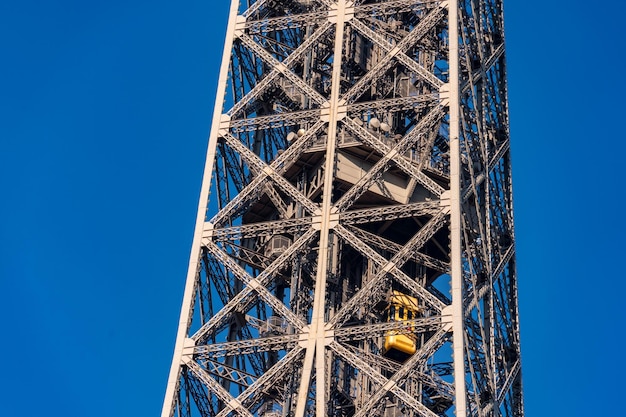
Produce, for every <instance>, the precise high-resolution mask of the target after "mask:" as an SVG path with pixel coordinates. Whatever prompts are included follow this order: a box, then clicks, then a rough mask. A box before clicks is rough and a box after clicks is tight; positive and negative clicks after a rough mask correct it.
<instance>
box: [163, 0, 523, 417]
mask: <svg viewBox="0 0 626 417" xmlns="http://www.w3.org/2000/svg"><path fill="white" fill-rule="evenodd" d="M502 19H503V17H502V2H501V0H500V1H498V0H448V1H421V2H419V1H415V0H390V1H373V0H354V1H347V0H337V1H336V0H260V1H245V2H244V1H241V2H238V1H236V0H235V1H233V3H232V5H231V11H230V18H229V25H228V33H227V36H226V44H225V49H224V56H223V59H222V67H221V75H220V86H219V91H220V94H218V96H217V97H216V107H215V113H214V117H213V125H212V129H211V134H210V137H209V151H208V156H207V165H206V168H205V174H204V178H203V186H202V192H201V198H200V205H199V211H198V218H197V224H196V232H195V235H194V242H193V246H192V253H191V257H190V259H191V260H190V266H189V272H188V276H187V285H186V290H185V296H184V300H183V307H182V311H181V321H180V326H179V331H178V336H177V342H176V347H175V352H174V359H173V362H172V368H171V371H170V378H169V382H168V387H167V392H166V397H165V401H164V406H163V412H162V417H172V416H177V417H183V416H185V417H193V416H202V417H206V416H212V417H213V416H220V417H221V416H235V415H243V416H259V417H261V416H267V417H278V416H284V417H286V416H297V417H302V416H313V415H315V416H317V417H322V416H364V415H366V414H367V415H372V416H385V417H392V416H451V415H453V414H455V415H457V416H461V417H464V416H522V415H523V404H522V394H521V362H520V348H519V328H518V316H517V299H516V297H517V295H516V294H517V278H516V273H515V242H514V233H513V215H512V198H511V197H512V191H511V168H510V158H509V132H508V108H507V97H506V66H505V55H504V50H505V48H504V36H503V20H502ZM209 196H213V197H214V198H213V199H209ZM392 291H396V292H400V293H402V294H405V295H407V296H410V297H413V298H414V299H416V300H417V303H418V305H419V307H418V308H417V309H416V310H415V315H416V316H415V317H413V318H411V319H409V320H402V321H389V320H388V316H387V314H386V310H385V308H386V306H388V304H389V300H390V294H391V292H392ZM390 335H403V336H406V337H407V338H408V339H410V340H412V341H413V343H414V346H415V353H413V354H408V355H404V356H402V355H397V354H391V353H392V351H389V350H386V348H385V340H386V338H388V337H389V336H390Z"/></svg>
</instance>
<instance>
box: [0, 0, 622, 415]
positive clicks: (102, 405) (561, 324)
mask: <svg viewBox="0 0 626 417" xmlns="http://www.w3.org/2000/svg"><path fill="white" fill-rule="evenodd" d="M217 3H219V4H217ZM505 3H506V5H505V10H506V29H507V48H508V50H507V53H508V64H509V85H510V92H509V97H510V109H511V131H512V151H513V164H514V189H515V209H516V212H515V217H516V231H517V238H518V241H517V242H518V263H519V265H518V271H519V280H520V283H519V286H520V304H521V326H522V351H523V357H522V359H523V371H524V385H525V401H526V406H527V415H528V416H539V417H541V416H558V415H562V416H599V415H621V414H623V412H624V411H623V408H622V407H619V404H618V401H619V400H621V399H622V396H623V392H622V391H623V378H622V376H621V375H620V373H624V372H626V363H625V362H626V359H624V353H623V345H622V338H623V337H622V336H623V334H624V330H625V324H624V321H625V320H624V319H625V317H626V313H625V306H626V303H625V302H624V294H625V292H626V273H625V272H624V266H623V260H624V259H625V256H624V253H623V252H624V246H625V245H624V243H623V237H624V234H625V232H626V228H625V227H624V210H623V206H622V202H621V201H622V198H621V197H622V196H621V194H623V192H624V190H625V189H626V186H625V185H624V183H623V181H624V179H625V175H624V172H623V167H624V166H625V165H626V163H625V162H624V156H625V155H626V145H625V141H626V137H625V135H624V129H623V127H622V122H623V121H624V120H625V119H626V111H625V108H624V107H625V106H624V105H623V100H624V96H625V93H626V88H625V86H626V84H625V82H624V67H623V64H622V60H621V58H622V57H623V56H624V52H625V48H624V40H625V39H626V38H625V37H624V34H623V32H622V28H623V26H624V23H623V16H624V12H625V11H626V6H623V5H622V2H620V1H617V0H609V1H605V2H597V3H589V2H582V1H580V0H570V1H564V0H554V1H545V0H544V1H540V0H505ZM227 8H228V2H227V1H225V0H222V1H210V0H204V1H200V0H186V1H179V2H174V1H166V0H151V1H147V0H143V1H141V0H126V1H119V0H108V1H84V0H81V1H78V0H50V1H33V0H21V1H17V2H8V1H5V2H2V3H1V4H0V53H1V55H0V59H1V61H0V62H1V65H0V88H1V89H0V190H1V192H2V200H1V201H2V203H1V204H0V216H1V220H0V323H1V326H0V335H1V338H0V358H1V361H0V403H1V404H2V407H1V408H0V415H2V416H29V417H30V416H33V417H38V416H64V417H100V416H102V417H104V416H106V417H111V416H115V417H131V416H133V417H135V416H154V415H158V414H159V413H160V407H161V401H162V396H163V392H164V389H165V383H166V379H167V374H168V371H169V365H170V358H171V352H172V349H173V344H174V336H175V331H176V322H177V320H178V310H179V307H180V303H181V297H182V291H183V285H184V277H185V273H186V268H187V260H188V253H189V247H190V244H191V237H192V229H193V223H194V219H195V210H196V206H197V198H198V193H199V188H200V179H201V173H202V168H203V161H204V153H205V150H206V137H207V134H208V131H209V127H210V120H211V111H212V109H213V104H212V102H213V98H214V95H215V85H216V78H217V70H218V66H219V62H220V59H221V48H222V45H223V37H224V32H225V25H226V13H227ZM618 40H619V41H618ZM620 385H621V387H620Z"/></svg>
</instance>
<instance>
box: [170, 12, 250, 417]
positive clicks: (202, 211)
mask: <svg viewBox="0 0 626 417" xmlns="http://www.w3.org/2000/svg"><path fill="white" fill-rule="evenodd" d="M238 7H239V0H232V1H231V4H230V12H229V18H228V28H227V32H226V41H225V43H224V50H223V53H222V65H221V67H220V75H219V79H218V85H217V92H218V93H217V95H216V98H215V108H214V109H213V121H212V125H211V133H210V134H209V145H208V149H207V156H206V160H205V165H204V174H203V177H202V189H201V190H200V200H199V203H198V212H197V214H196V226H195V230H194V234H193V242H192V244H191V253H190V256H189V267H188V269H187V280H186V283H185V292H184V293H183V304H182V307H181V311H180V319H179V322H178V331H177V333H176V344H175V345H174V355H173V359H172V366H171V368H170V374H169V377H168V380H167V387H166V389H165V398H164V400H163V408H162V411H161V417H170V416H171V415H173V413H174V409H173V406H174V396H175V395H176V391H177V390H176V386H177V384H178V381H179V379H180V370H181V366H182V364H183V349H184V347H185V341H186V340H187V331H188V329H189V325H190V322H191V315H192V313H193V310H192V306H193V300H194V290H195V288H196V285H195V282H196V275H197V273H198V268H199V267H200V265H199V261H200V248H201V241H202V231H203V230H204V225H205V219H206V213H207V209H208V205H209V193H210V188H211V174H212V170H213V163H214V160H215V150H216V146H215V144H216V142H217V132H218V130H219V127H220V119H221V117H222V109H223V106H224V97H225V95H224V90H225V89H226V84H227V78H228V66H229V63H230V60H229V57H230V51H231V49H232V47H233V39H234V33H235V23H236V21H237V9H238Z"/></svg>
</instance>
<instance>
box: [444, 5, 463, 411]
mask: <svg viewBox="0 0 626 417" xmlns="http://www.w3.org/2000/svg"><path fill="white" fill-rule="evenodd" d="M458 7H459V6H458V0H449V3H448V30H449V33H450V40H449V42H450V45H449V54H450V56H449V62H450V81H449V83H450V194H451V201H450V203H451V209H450V254H451V278H452V337H453V345H452V352H453V353H452V360H453V363H454V390H455V412H456V416H457V417H466V415H467V396H466V392H465V391H466V387H465V358H464V356H465V324H464V317H463V267H462V256H463V253H462V248H461V144H460V134H459V132H460V96H459V13H458Z"/></svg>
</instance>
